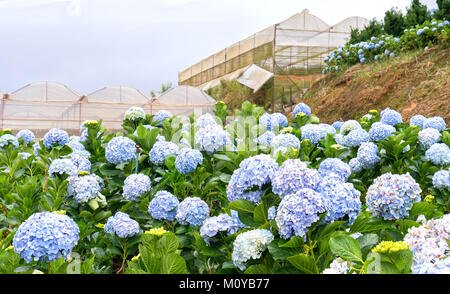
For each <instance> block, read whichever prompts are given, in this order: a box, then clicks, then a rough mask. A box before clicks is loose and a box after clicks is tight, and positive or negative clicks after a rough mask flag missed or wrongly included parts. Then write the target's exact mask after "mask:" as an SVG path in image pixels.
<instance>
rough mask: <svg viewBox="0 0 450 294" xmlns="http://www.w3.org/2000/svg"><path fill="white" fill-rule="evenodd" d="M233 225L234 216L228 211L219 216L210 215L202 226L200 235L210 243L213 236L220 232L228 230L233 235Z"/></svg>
mask: <svg viewBox="0 0 450 294" xmlns="http://www.w3.org/2000/svg"><path fill="white" fill-rule="evenodd" d="M232 227H233V218H232V217H231V216H229V215H228V214H226V213H222V214H219V215H218V216H212V217H208V218H207V219H206V220H205V221H204V222H203V224H202V226H201V228H200V236H202V237H203V239H204V240H205V241H206V242H207V243H208V244H209V243H210V242H211V238H213V237H214V236H216V235H217V234H218V233H219V232H227V235H231V231H230V230H231V228H232Z"/></svg>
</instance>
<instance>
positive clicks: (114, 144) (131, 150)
mask: <svg viewBox="0 0 450 294" xmlns="http://www.w3.org/2000/svg"><path fill="white" fill-rule="evenodd" d="M105 156H106V160H108V162H110V163H112V164H119V163H124V162H130V161H132V160H133V159H135V158H136V143H134V142H133V140H131V139H130V138H127V137H114V138H112V139H111V141H109V142H108V145H106V149H105Z"/></svg>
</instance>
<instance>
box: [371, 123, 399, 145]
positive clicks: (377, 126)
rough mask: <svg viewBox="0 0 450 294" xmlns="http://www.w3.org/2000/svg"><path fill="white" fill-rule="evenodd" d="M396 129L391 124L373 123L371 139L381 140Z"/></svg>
mask: <svg viewBox="0 0 450 294" xmlns="http://www.w3.org/2000/svg"><path fill="white" fill-rule="evenodd" d="M395 131H396V129H395V128H394V127H393V126H391V125H386V124H384V123H381V122H376V123H374V124H372V126H371V128H370V130H369V136H370V140H372V141H379V140H386V139H387V138H388V137H389V136H392V135H393V133H394V132H395Z"/></svg>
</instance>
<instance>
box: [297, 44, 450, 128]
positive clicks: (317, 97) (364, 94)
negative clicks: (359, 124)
mask: <svg viewBox="0 0 450 294" xmlns="http://www.w3.org/2000/svg"><path fill="white" fill-rule="evenodd" d="M449 51H450V48H448V46H447V47H446V48H442V47H434V48H431V49H429V50H426V51H423V50H422V51H415V52H410V53H405V54H403V55H401V56H398V57H396V58H393V59H390V60H388V61H383V62H376V63H373V64H367V65H361V64H359V65H355V66H353V67H351V68H349V69H348V70H347V71H345V72H342V73H338V74H336V73H333V74H329V75H326V76H325V77H324V78H322V79H321V80H319V81H317V82H316V83H314V84H313V85H312V86H311V87H310V88H309V89H308V91H307V92H306V93H305V95H304V96H303V97H302V98H301V99H300V100H299V101H302V102H305V103H306V104H308V105H309V106H310V107H311V109H312V110H313V112H314V113H315V114H316V115H317V116H318V117H320V119H321V122H326V123H333V122H334V121H336V120H347V119H352V118H355V117H360V116H361V115H364V114H366V113H367V112H368V111H369V110H371V109H376V110H379V111H380V110H383V109H384V108H386V107H390V108H392V109H395V110H397V111H399V112H400V113H401V114H402V116H403V118H404V120H409V118H410V117H411V116H413V115H415V114H422V115H424V116H427V117H429V116H437V115H438V116H442V117H443V118H444V119H445V120H446V122H447V123H450V87H449V81H450V77H449V71H450V66H449V61H450V54H449Z"/></svg>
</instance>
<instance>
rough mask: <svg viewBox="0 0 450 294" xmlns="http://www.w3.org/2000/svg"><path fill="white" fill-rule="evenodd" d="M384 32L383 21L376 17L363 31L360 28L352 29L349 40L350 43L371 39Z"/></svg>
mask: <svg viewBox="0 0 450 294" xmlns="http://www.w3.org/2000/svg"><path fill="white" fill-rule="evenodd" d="M383 33H384V29H383V23H382V22H379V21H378V20H376V19H375V18H374V19H372V20H371V21H370V22H369V24H368V25H367V26H365V27H364V29H362V30H361V31H360V30H358V29H352V30H351V33H350V41H349V42H350V44H356V43H359V42H362V41H367V40H370V38H371V37H377V36H379V35H382V34H383Z"/></svg>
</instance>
